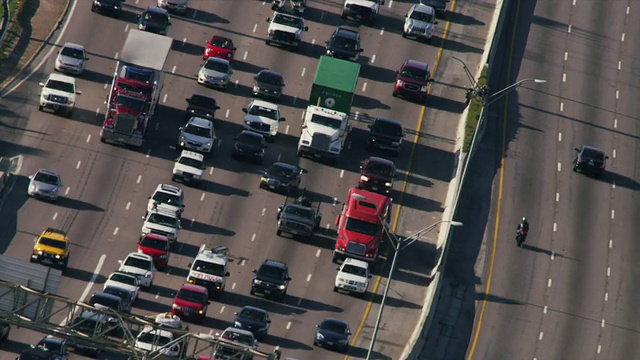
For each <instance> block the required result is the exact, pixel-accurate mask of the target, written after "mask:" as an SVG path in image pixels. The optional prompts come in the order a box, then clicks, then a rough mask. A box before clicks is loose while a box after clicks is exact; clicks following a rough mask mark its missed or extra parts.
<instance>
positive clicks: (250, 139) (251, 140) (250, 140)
mask: <svg viewBox="0 0 640 360" xmlns="http://www.w3.org/2000/svg"><path fill="white" fill-rule="evenodd" d="M238 142H239V143H242V144H245V145H249V146H254V147H261V146H262V140H261V139H260V137H259V136H254V135H253V134H250V133H241V134H240V135H238Z"/></svg>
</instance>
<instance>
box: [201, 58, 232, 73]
mask: <svg viewBox="0 0 640 360" xmlns="http://www.w3.org/2000/svg"><path fill="white" fill-rule="evenodd" d="M210 59H211V60H207V62H205V63H204V68H205V69H207V70H213V71H217V72H221V73H227V72H229V64H227V63H224V62H222V61H217V60H216V59H215V58H210Z"/></svg>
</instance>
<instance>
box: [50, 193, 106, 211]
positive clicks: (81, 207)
mask: <svg viewBox="0 0 640 360" xmlns="http://www.w3.org/2000/svg"><path fill="white" fill-rule="evenodd" d="M55 204H56V205H58V206H61V207H65V208H68V209H73V210H78V211H99V212H104V209H103V208H101V207H99V206H96V205H93V204H91V203H88V202H86V201H82V200H77V199H72V198H70V197H66V196H60V197H58V200H57V201H56V202H55Z"/></svg>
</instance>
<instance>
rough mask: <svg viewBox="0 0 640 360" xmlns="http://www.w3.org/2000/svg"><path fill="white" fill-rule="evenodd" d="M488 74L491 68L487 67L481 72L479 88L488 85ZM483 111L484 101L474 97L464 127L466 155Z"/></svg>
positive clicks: (463, 145)
mask: <svg viewBox="0 0 640 360" xmlns="http://www.w3.org/2000/svg"><path fill="white" fill-rule="evenodd" d="M488 73H489V68H488V67H487V66H485V67H484V68H482V72H480V78H479V79H478V87H483V86H485V85H487V74H488ZM481 110H482V99H479V98H477V97H475V96H474V97H473V98H472V99H471V102H470V103H469V111H468V112H467V119H466V121H465V125H464V142H463V143H462V151H463V152H465V153H468V152H469V149H470V148H471V142H472V141H473V136H474V135H475V133H476V127H477V125H478V120H479V118H480V111H481Z"/></svg>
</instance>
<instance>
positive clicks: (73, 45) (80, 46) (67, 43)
mask: <svg viewBox="0 0 640 360" xmlns="http://www.w3.org/2000/svg"><path fill="white" fill-rule="evenodd" d="M62 47H63V48H66V47H68V48H72V49H78V50H82V51H84V46H83V45H80V44H76V43H72V42H66V43H64V45H62Z"/></svg>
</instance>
